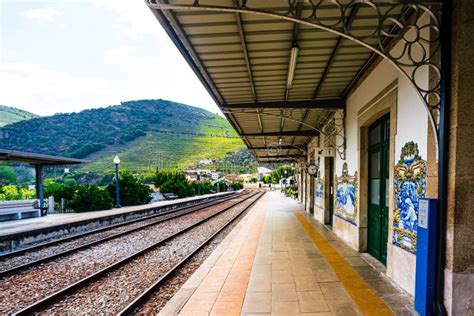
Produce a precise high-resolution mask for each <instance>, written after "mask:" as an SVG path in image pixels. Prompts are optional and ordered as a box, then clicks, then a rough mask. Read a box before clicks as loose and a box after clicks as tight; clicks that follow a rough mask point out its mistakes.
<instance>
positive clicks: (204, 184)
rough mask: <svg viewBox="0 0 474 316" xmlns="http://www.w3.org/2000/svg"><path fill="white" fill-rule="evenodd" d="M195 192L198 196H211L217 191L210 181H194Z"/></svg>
mask: <svg viewBox="0 0 474 316" xmlns="http://www.w3.org/2000/svg"><path fill="white" fill-rule="evenodd" d="M192 186H193V189H194V192H195V193H196V194H199V193H200V194H209V193H211V191H215V190H216V188H215V187H214V186H213V185H212V183H211V182H209V181H194V182H193V183H192Z"/></svg>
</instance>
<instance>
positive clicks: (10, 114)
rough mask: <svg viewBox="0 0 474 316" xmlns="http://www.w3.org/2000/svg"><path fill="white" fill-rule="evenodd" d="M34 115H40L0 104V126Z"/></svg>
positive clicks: (27, 118)
mask: <svg viewBox="0 0 474 316" xmlns="http://www.w3.org/2000/svg"><path fill="white" fill-rule="evenodd" d="M33 117H38V115H36V114H33V113H30V112H27V111H24V110H20V109H17V108H13V107H10V106H5V105H0V127H2V126H5V125H8V124H12V123H16V122H19V121H23V120H29V119H31V118H33Z"/></svg>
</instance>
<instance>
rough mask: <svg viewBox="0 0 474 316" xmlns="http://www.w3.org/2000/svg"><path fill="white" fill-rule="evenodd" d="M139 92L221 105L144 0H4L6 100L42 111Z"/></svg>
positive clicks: (1, 74)
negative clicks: (216, 101) (208, 91)
mask: <svg viewBox="0 0 474 316" xmlns="http://www.w3.org/2000/svg"><path fill="white" fill-rule="evenodd" d="M137 99H167V100H172V101H176V102H181V103H185V104H189V105H193V106H197V107H201V108H204V109H206V110H209V111H211V112H214V113H218V112H219V110H218V107H217V106H216V105H215V103H214V101H213V100H212V98H211V97H210V96H209V94H208V93H207V91H206V90H205V88H204V87H203V86H202V84H201V82H200V81H199V80H198V79H197V77H196V75H195V74H194V72H193V71H192V70H191V68H190V67H189V66H188V64H187V63H186V61H185V60H184V58H183V57H182V56H181V54H180V53H179V51H178V50H177V49H176V47H175V46H174V44H173V43H172V42H171V40H170V39H169V38H168V36H167V35H166V33H165V31H164V30H163V29H162V27H161V25H160V24H159V22H158V21H157V20H156V18H155V17H154V15H153V14H152V13H151V11H150V10H149V9H148V8H147V6H146V5H145V3H144V1H143V0H61V1H45V0H35V1H25V0H0V104H1V105H8V106H14V107H17V108H21V109H24V110H27V111H30V112H33V113H36V114H39V115H52V114H54V113H59V112H61V113H64V112H77V111H80V110H83V109H89V108H96V107H104V106H109V105H115V104H119V103H120V102H121V101H127V100H137Z"/></svg>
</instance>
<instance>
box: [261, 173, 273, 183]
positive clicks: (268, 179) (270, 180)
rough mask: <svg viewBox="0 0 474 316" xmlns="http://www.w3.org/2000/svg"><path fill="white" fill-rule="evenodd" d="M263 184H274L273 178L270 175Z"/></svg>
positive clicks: (264, 178)
mask: <svg viewBox="0 0 474 316" xmlns="http://www.w3.org/2000/svg"><path fill="white" fill-rule="evenodd" d="M263 183H265V184H269V183H272V176H270V175H266V176H264V177H263Z"/></svg>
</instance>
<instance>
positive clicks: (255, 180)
mask: <svg viewBox="0 0 474 316" xmlns="http://www.w3.org/2000/svg"><path fill="white" fill-rule="evenodd" d="M257 182H258V180H257V178H256V177H252V178H250V179H249V183H257Z"/></svg>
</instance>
